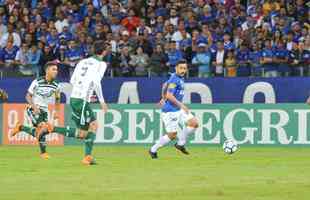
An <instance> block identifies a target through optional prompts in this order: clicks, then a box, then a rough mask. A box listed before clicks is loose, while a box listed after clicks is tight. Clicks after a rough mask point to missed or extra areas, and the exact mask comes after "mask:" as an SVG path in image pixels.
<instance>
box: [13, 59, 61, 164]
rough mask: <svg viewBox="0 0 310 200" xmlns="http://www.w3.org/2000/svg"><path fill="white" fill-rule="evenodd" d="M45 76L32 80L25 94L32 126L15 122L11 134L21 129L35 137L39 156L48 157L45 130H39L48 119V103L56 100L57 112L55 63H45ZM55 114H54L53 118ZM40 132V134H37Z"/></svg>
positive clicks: (58, 98)
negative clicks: (37, 142)
mask: <svg viewBox="0 0 310 200" xmlns="http://www.w3.org/2000/svg"><path fill="white" fill-rule="evenodd" d="M45 72H46V75H45V77H40V78H37V79H35V80H33V81H32V83H31V85H30V87H29V89H28V92H27V94H26V101H27V103H28V104H29V105H28V106H27V108H26V111H27V115H28V117H29V118H30V119H31V123H32V126H25V125H22V124H21V123H20V122H17V124H16V126H15V128H14V129H13V132H12V136H15V135H16V134H17V133H19V132H21V131H23V132H25V133H28V134H29V135H31V136H33V137H36V138H37V139H38V141H39V147H40V152H41V154H40V156H41V158H44V159H48V158H49V155H48V153H47V152H46V133H47V132H46V131H43V130H40V129H41V128H42V127H43V125H44V124H45V123H46V122H47V121H48V104H49V103H52V102H53V101H55V102H56V107H55V108H56V111H57V113H58V112H59V106H60V90H59V84H58V82H57V81H56V80H55V79H56V77H57V73H58V69H57V64H56V63H53V62H48V63H46V64H45ZM56 118H57V115H55V119H56ZM39 132H41V134H38V133H39Z"/></svg>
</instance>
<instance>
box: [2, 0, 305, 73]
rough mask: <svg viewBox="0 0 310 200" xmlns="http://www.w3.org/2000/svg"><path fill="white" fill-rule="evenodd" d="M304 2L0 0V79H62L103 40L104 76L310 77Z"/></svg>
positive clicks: (282, 0) (243, 0)
mask: <svg viewBox="0 0 310 200" xmlns="http://www.w3.org/2000/svg"><path fill="white" fill-rule="evenodd" d="M309 5H310V4H309V2H308V1H305V0H135V1H134V0H119V1H116V0H18V1H17V0H0V47H1V49H0V72H1V76H2V77H3V76H16V75H18V76H39V75H42V74H43V73H44V69H43V66H44V64H45V63H46V62H47V61H51V60H57V61H58V62H59V70H60V76H61V77H64V78H68V77H69V76H70V73H72V71H73V69H74V67H75V65H76V63H77V62H78V61H79V60H80V59H82V58H85V57H88V56H91V55H92V54H93V51H94V49H93V43H94V41H96V40H104V41H107V42H109V44H110V47H109V53H108V55H107V56H106V58H105V60H106V62H107V63H108V73H107V76H111V77H116V76H123V77H132V76H145V77H154V76H167V75H168V73H169V72H173V69H174V66H175V64H176V63H177V61H178V60H180V59H186V60H187V61H188V63H189V68H190V72H189V76H192V77H212V76H226V77H236V76H264V77H276V76H310V53H309V50H310V49H309V47H310V34H309V33H310V23H309V19H310V12H309Z"/></svg>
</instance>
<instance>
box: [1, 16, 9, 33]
mask: <svg viewBox="0 0 310 200" xmlns="http://www.w3.org/2000/svg"><path fill="white" fill-rule="evenodd" d="M7 31H8V29H7V26H6V24H5V23H4V21H3V18H2V17H0V38H2V36H3V35H4V34H5V33H7Z"/></svg>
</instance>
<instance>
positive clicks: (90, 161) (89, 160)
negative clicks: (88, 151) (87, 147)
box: [82, 155, 96, 165]
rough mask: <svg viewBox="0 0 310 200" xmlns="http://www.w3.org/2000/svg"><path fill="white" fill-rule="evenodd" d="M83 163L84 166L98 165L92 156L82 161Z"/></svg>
mask: <svg viewBox="0 0 310 200" xmlns="http://www.w3.org/2000/svg"><path fill="white" fill-rule="evenodd" d="M82 163H83V164H84V165H95V164H96V162H95V159H94V158H93V157H92V156H91V155H88V156H85V157H84V159H83V160H82Z"/></svg>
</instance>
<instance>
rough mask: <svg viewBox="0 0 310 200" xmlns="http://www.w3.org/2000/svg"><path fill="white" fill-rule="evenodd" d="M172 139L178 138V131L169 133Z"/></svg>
mask: <svg viewBox="0 0 310 200" xmlns="http://www.w3.org/2000/svg"><path fill="white" fill-rule="evenodd" d="M167 135H168V137H169V139H170V140H175V139H176V138H177V132H172V133H168V134H167Z"/></svg>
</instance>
